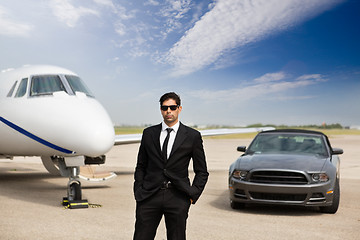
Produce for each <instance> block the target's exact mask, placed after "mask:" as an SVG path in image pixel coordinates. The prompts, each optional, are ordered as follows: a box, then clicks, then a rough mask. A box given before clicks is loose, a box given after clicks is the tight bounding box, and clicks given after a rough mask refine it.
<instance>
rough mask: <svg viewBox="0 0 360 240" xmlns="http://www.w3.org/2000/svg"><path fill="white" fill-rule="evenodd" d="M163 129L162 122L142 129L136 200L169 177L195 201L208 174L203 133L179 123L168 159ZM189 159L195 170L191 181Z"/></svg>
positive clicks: (148, 194) (175, 185)
mask: <svg viewBox="0 0 360 240" xmlns="http://www.w3.org/2000/svg"><path fill="white" fill-rule="evenodd" d="M160 132H161V124H159V125H155V126H151V127H149V128H146V129H145V130H144V132H143V135H142V140H141V144H140V148H139V153H138V159H137V164H136V169H135V174H134V178H135V182H134V195H135V199H136V201H143V200H145V199H147V198H148V197H150V196H151V195H153V194H154V193H155V192H156V191H158V190H159V188H160V187H161V185H162V183H163V182H164V181H166V180H169V181H170V182H171V184H172V185H173V187H175V188H177V189H178V190H180V191H182V192H184V194H186V195H187V196H188V197H189V199H192V200H193V203H195V202H196V201H197V199H198V198H199V197H200V195H201V193H202V191H203V190H204V187H205V184H206V182H207V179H208V176H209V173H208V171H207V166H206V161H205V153H204V148H203V142H202V138H201V135H200V133H199V132H198V131H196V130H195V129H192V128H190V127H187V126H185V125H183V124H182V123H180V126H179V130H178V132H177V134H176V137H175V141H174V145H173V147H172V150H171V153H170V157H169V158H168V159H167V161H166V160H164V159H163V157H162V154H161V147H160V140H159V139H160ZM190 159H192V161H193V170H194V172H195V177H194V179H193V181H192V184H191V183H190V179H189V171H188V168H189V163H190Z"/></svg>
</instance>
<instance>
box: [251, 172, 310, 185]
mask: <svg viewBox="0 0 360 240" xmlns="http://www.w3.org/2000/svg"><path fill="white" fill-rule="evenodd" d="M249 181H250V182H255V183H268V184H307V183H308V180H307V178H306V177H305V175H304V174H302V173H299V172H290V171H254V172H252V173H251V175H250V178H249Z"/></svg>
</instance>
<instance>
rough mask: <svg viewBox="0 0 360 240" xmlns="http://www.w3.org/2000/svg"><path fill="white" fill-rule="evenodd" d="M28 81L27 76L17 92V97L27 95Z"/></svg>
mask: <svg viewBox="0 0 360 240" xmlns="http://www.w3.org/2000/svg"><path fill="white" fill-rule="evenodd" d="M27 81H28V79H27V78H23V79H22V80H21V82H20V85H19V87H18V90H17V92H16V94H15V97H22V96H24V95H25V93H26V88H27Z"/></svg>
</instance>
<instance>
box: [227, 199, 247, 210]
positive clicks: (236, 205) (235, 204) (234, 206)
mask: <svg viewBox="0 0 360 240" xmlns="http://www.w3.org/2000/svg"><path fill="white" fill-rule="evenodd" d="M230 206H231V208H232V209H243V208H245V203H239V202H234V201H233V200H230Z"/></svg>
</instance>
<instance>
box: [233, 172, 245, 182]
mask: <svg viewBox="0 0 360 240" xmlns="http://www.w3.org/2000/svg"><path fill="white" fill-rule="evenodd" d="M247 174H248V172H247V171H241V170H235V171H234V172H233V174H232V176H233V177H234V178H236V179H241V180H245V179H246V176H247Z"/></svg>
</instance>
